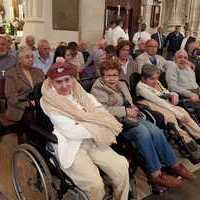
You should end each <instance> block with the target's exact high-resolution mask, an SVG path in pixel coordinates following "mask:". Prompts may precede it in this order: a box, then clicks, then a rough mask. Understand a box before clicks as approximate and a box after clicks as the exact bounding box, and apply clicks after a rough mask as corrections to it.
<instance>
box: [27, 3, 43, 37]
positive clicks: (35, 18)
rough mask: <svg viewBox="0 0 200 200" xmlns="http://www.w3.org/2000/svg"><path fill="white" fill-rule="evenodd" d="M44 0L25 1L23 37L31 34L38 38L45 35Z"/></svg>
mask: <svg viewBox="0 0 200 200" xmlns="http://www.w3.org/2000/svg"><path fill="white" fill-rule="evenodd" d="M44 25H45V20H44V0H26V1H25V25H24V37H25V36H27V35H29V34H32V35H34V36H35V37H36V40H37V39H38V38H42V37H45V26H44Z"/></svg>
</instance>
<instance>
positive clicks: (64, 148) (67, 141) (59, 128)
mask: <svg viewBox="0 0 200 200" xmlns="http://www.w3.org/2000/svg"><path fill="white" fill-rule="evenodd" d="M88 95H90V97H91V98H92V99H93V100H94V103H96V104H98V105H99V103H98V102H97V100H96V99H95V98H94V97H93V96H92V95H91V94H88ZM68 99H69V100H70V101H71V102H72V103H73V104H75V105H76V106H77V107H78V108H79V109H82V108H83V107H82V106H81V105H80V104H78V103H77V101H76V100H75V99H74V98H73V96H72V95H69V96H68ZM42 104H43V102H42V100H41V107H42V109H43V110H44V112H45V113H46V115H47V116H48V117H49V118H50V120H51V122H52V124H53V126H54V130H53V134H55V135H56V137H57V139H58V144H57V145H56V146H55V148H56V152H57V158H58V160H59V162H60V164H61V167H63V168H64V169H67V168H69V167H70V166H71V165H72V163H73V161H74V160H75V157H76V154H77V153H78V151H79V148H80V145H81V143H82V141H83V139H87V138H91V134H90V133H89V131H88V130H87V129H86V128H85V127H83V126H82V125H81V124H79V123H78V122H76V121H75V120H74V119H71V118H69V117H67V116H63V115H58V114H55V113H47V112H46V111H45V109H44V108H43V106H42Z"/></svg>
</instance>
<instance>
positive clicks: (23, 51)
mask: <svg viewBox="0 0 200 200" xmlns="http://www.w3.org/2000/svg"><path fill="white" fill-rule="evenodd" d="M27 51H31V52H32V50H31V49H30V48H29V47H25V46H23V47H20V49H19V53H18V60H19V63H21V60H22V58H23V57H24V55H25V54H26V52H27Z"/></svg>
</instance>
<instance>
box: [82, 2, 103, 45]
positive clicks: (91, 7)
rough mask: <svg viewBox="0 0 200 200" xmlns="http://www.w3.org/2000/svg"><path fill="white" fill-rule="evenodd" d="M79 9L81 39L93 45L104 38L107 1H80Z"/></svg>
mask: <svg viewBox="0 0 200 200" xmlns="http://www.w3.org/2000/svg"><path fill="white" fill-rule="evenodd" d="M79 8H80V10H79V12H80V14H79V27H80V35H79V38H80V40H84V41H86V42H88V43H90V45H93V44H95V43H96V41H97V40H99V39H101V38H102V37H103V29H104V16H105V0H100V1H99V0H92V1H91V0H80V4H79Z"/></svg>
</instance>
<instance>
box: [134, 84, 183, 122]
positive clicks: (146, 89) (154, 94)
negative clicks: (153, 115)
mask: <svg viewBox="0 0 200 200" xmlns="http://www.w3.org/2000/svg"><path fill="white" fill-rule="evenodd" d="M159 85H160V86H161V88H162V89H163V92H160V91H158V90H156V89H155V88H153V87H151V86H149V85H147V84H145V83H143V82H142V81H140V82H139V83H138V84H137V87H136V93H137V95H138V96H141V97H143V98H144V99H146V100H149V101H150V102H153V103H155V104H156V105H158V106H160V107H163V108H166V109H167V110H169V111H171V112H173V113H174V114H175V116H176V117H177V118H178V119H181V118H182V117H183V113H181V112H179V111H178V110H177V109H176V106H174V105H173V104H171V103H170V102H169V101H168V100H165V99H162V98H160V96H161V95H162V94H163V93H165V94H170V93H171V92H169V91H168V90H167V89H165V88H164V87H163V86H162V84H161V83H160V82H159Z"/></svg>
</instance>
